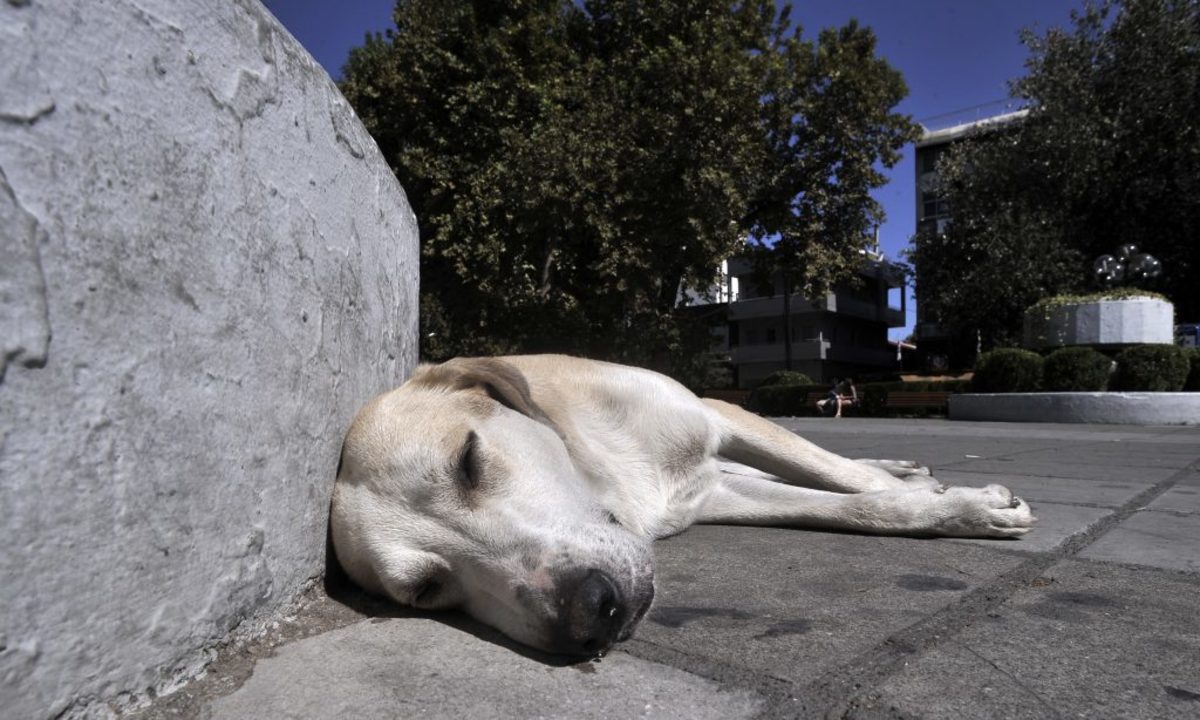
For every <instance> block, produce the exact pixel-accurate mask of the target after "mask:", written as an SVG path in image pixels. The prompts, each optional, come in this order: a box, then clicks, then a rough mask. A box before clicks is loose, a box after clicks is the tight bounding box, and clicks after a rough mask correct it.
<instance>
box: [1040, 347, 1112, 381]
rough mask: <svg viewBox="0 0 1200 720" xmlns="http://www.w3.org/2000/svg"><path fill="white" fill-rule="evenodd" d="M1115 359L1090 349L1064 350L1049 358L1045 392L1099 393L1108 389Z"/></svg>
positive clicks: (1043, 371)
mask: <svg viewBox="0 0 1200 720" xmlns="http://www.w3.org/2000/svg"><path fill="white" fill-rule="evenodd" d="M1112 365H1113V362H1112V360H1111V359H1110V358H1109V357H1108V356H1107V355H1105V354H1104V353H1102V352H1100V351H1098V350H1095V349H1094V348H1090V347H1065V348H1060V349H1058V350H1055V351H1054V352H1052V353H1050V354H1049V355H1047V356H1046V361H1045V364H1044V365H1043V366H1042V389H1043V390H1049V391H1051V392H1071V391H1076V392H1096V391H1099V390H1103V389H1104V388H1106V387H1108V378H1109V375H1111V374H1112Z"/></svg>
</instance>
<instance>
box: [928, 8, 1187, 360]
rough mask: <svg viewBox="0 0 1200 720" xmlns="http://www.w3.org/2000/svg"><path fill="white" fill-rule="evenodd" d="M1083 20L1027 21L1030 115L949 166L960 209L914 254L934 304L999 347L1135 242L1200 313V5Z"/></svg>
mask: <svg viewBox="0 0 1200 720" xmlns="http://www.w3.org/2000/svg"><path fill="white" fill-rule="evenodd" d="M1072 25H1073V27H1071V28H1069V29H1065V30H1064V29H1053V30H1050V31H1049V32H1047V33H1046V34H1044V35H1042V36H1038V35H1035V34H1033V33H1032V32H1028V31H1027V32H1026V33H1024V35H1023V38H1022V39H1023V42H1024V43H1025V44H1026V46H1027V47H1028V48H1029V50H1030V57H1029V60H1028V61H1027V68H1028V74H1027V75H1026V76H1025V77H1024V78H1021V79H1019V80H1017V81H1016V82H1014V83H1013V86H1012V87H1013V94H1014V95H1015V96H1016V97H1019V98H1022V99H1023V100H1025V101H1027V103H1028V106H1029V114H1028V116H1027V117H1026V118H1025V119H1024V120H1023V121H1021V122H1019V123H1017V124H1015V125H1013V126H1011V127H1010V128H1009V129H1007V130H1004V131H1001V132H996V133H991V134H988V135H983V136H979V137H977V138H975V139H973V140H971V141H968V142H965V143H961V144H960V145H958V146H957V147H955V148H954V149H953V150H952V151H951V152H950V153H949V155H948V156H947V157H945V158H944V160H943V162H942V163H940V164H939V174H940V176H941V178H942V182H943V187H942V190H943V192H944V194H945V196H946V197H947V198H948V200H949V203H950V211H951V216H952V220H951V222H950V224H949V227H948V229H947V231H946V232H945V234H944V235H940V236H939V235H936V234H933V233H928V234H921V235H919V236H918V237H917V238H916V239H915V243H914V250H913V252H912V254H911V255H910V259H911V260H912V261H913V263H914V265H915V266H916V268H917V273H918V283H920V285H921V298H922V303H923V305H922V311H923V312H924V313H925V314H926V316H927V317H929V318H931V319H933V320H935V321H937V322H939V323H941V324H943V325H944V326H946V327H948V328H950V329H952V330H957V331H959V332H963V331H967V332H972V333H973V332H974V331H975V330H980V331H981V332H982V334H983V336H984V340H985V346H992V345H996V344H1006V343H1012V342H1013V341H1014V340H1015V339H1016V337H1017V336H1018V334H1019V332H1020V323H1021V315H1022V313H1023V310H1024V309H1025V308H1026V307H1027V306H1029V305H1030V304H1032V303H1033V302H1035V301H1036V300H1038V299H1040V298H1041V297H1044V296H1046V295H1051V294H1056V293H1063V292H1075V291H1079V290H1082V289H1084V288H1085V287H1086V285H1087V283H1088V281H1089V271H1090V268H1091V262H1092V260H1093V259H1094V258H1095V257H1096V256H1098V255H1101V254H1104V253H1111V252H1113V249H1114V248H1115V247H1116V246H1118V245H1121V244H1125V243H1133V244H1136V245H1138V246H1139V247H1140V248H1141V249H1142V250H1143V251H1146V252H1151V253H1153V254H1154V255H1156V256H1157V257H1159V258H1160V259H1161V260H1162V262H1163V266H1164V269H1165V272H1164V275H1163V277H1162V278H1161V279H1160V280H1159V284H1158V285H1157V286H1156V287H1155V288H1154V289H1156V290H1159V291H1160V292H1163V293H1165V294H1166V295H1167V296H1168V297H1169V298H1170V299H1171V300H1172V301H1173V302H1174V303H1175V305H1176V314H1177V316H1179V317H1181V318H1194V317H1200V284H1198V283H1196V281H1195V277H1196V273H1197V272H1198V271H1200V244H1197V243H1196V242H1195V240H1194V234H1195V229H1196V228H1197V227H1200V135H1198V127H1200V124H1198V123H1197V122H1196V118H1198V117H1200V53H1198V52H1197V51H1196V48H1197V47H1200V4H1198V3H1196V2H1195V0H1124V1H1116V0H1114V1H1112V2H1105V3H1103V4H1101V5H1088V6H1087V7H1086V8H1085V9H1084V10H1083V11H1081V12H1078V13H1075V14H1073V15H1072Z"/></svg>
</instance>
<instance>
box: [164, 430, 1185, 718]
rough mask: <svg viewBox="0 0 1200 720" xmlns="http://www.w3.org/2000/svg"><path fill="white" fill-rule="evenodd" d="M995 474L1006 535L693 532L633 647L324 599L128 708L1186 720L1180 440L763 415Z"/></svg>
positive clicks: (663, 553)
mask: <svg viewBox="0 0 1200 720" xmlns="http://www.w3.org/2000/svg"><path fill="white" fill-rule="evenodd" d="M780 422H781V424H783V425H784V426H786V427H788V428H790V429H792V430H795V431H797V432H799V433H801V434H802V435H804V436H805V437H807V438H809V439H810V440H813V441H814V442H816V443H818V444H820V445H822V446H824V447H826V448H829V449H831V450H834V451H836V452H840V453H843V454H845V455H848V456H851V457H886V458H912V459H917V460H921V461H922V462H924V463H927V464H929V465H930V466H931V467H933V468H934V472H935V475H936V476H937V477H938V478H939V479H941V480H942V481H943V482H946V483H948V484H963V485H984V484H987V483H992V482H1000V483H1003V484H1006V485H1008V486H1009V487H1010V488H1012V489H1013V490H1014V491H1015V492H1016V493H1017V494H1019V495H1021V496H1022V497H1024V498H1026V499H1027V500H1029V502H1030V504H1031V505H1032V506H1033V509H1034V513H1035V514H1036V515H1037V516H1038V518H1039V523H1038V527H1037V529H1035V530H1034V532H1033V533H1032V534H1031V535H1029V536H1027V537H1026V538H1025V539H1022V540H1016V541H984V540H915V539H909V538H882V537H869V536H862V535H853V534H844V533H828V532H811V531H802V530H790V529H774V528H766V529H764V528H742V527H723V526H699V527H695V528H693V529H691V530H689V531H688V532H686V533H684V534H683V535H681V536H678V537H676V538H672V539H669V540H665V541H662V542H659V543H657V544H656V546H655V551H656V556H657V563H658V573H657V577H658V580H657V586H658V594H657V597H656V600H655V606H654V609H653V611H652V612H651V614H650V616H649V617H648V618H647V619H646V620H645V621H644V622H643V624H642V625H641V627H640V628H639V630H638V632H637V634H636V636H635V637H634V639H632V640H630V641H628V642H626V643H623V644H622V645H620V646H618V648H619V649H618V650H616V651H614V652H612V653H610V654H609V655H608V656H607V657H605V658H604V659H603V660H602V661H600V662H585V663H578V664H562V661H559V660H556V659H554V658H547V657H542V656H539V655H538V654H537V653H534V652H532V651H529V650H526V649H523V648H521V647H520V646H517V645H515V644H513V643H511V642H508V641H507V640H505V639H504V638H502V637H500V636H498V634H497V633H495V632H493V631H490V630H488V629H487V628H484V627H482V626H479V625H478V624H476V623H474V622H473V621H471V620H469V619H467V618H465V617H463V616H461V615H458V614H454V613H450V614H425V613H414V612H409V611H407V610H404V609H402V608H396V607H392V606H389V605H386V604H383V603H380V602H376V601H372V600H369V599H366V598H362V597H361V596H358V595H356V594H349V595H343V596H340V597H341V601H340V602H339V601H338V600H333V599H331V598H329V597H326V596H324V595H323V594H322V595H320V596H319V597H317V598H316V599H315V600H314V601H313V602H312V603H311V604H310V605H309V606H308V607H307V609H306V610H305V611H304V612H303V613H302V615H301V617H299V618H296V619H294V620H292V621H290V622H288V623H284V624H283V625H282V626H281V627H280V629H279V631H278V633H276V635H275V636H274V637H272V638H270V639H267V640H264V641H262V642H260V643H258V644H256V645H255V646H252V647H250V648H246V649H243V650H240V651H237V652H227V653H225V654H224V655H223V656H222V657H221V658H220V659H219V660H218V661H217V663H215V664H214V666H213V667H212V669H210V671H209V674H208V676H207V677H206V678H205V679H204V680H201V681H198V682H196V683H193V684H192V685H190V686H188V687H186V688H184V689H183V690H181V691H179V692H177V693H175V694H174V695H171V696H169V697H167V698H164V699H162V700H160V701H159V703H158V704H156V705H155V706H152V707H151V708H150V709H149V710H148V711H146V712H145V713H144V715H145V716H146V717H154V718H157V717H212V718H334V717H354V718H356V719H367V718H405V717H412V718H417V717H420V718H509V717H570V718H627V717H650V718H750V717H763V718H776V717H849V718H884V717H910V718H953V719H954V720H959V719H966V718H989V719H990V718H1060V717H1061V718H1074V717H1080V718H1155V719H1156V720H1157V719H1160V718H1194V717H1200V429H1198V428H1195V427H1189V428H1184V427H1157V428H1146V427H1122V426H1080V425H1031V424H1005V423H964V422H948V421H942V420H866V419H848V418H844V419H839V420H817V419H784V420H780Z"/></svg>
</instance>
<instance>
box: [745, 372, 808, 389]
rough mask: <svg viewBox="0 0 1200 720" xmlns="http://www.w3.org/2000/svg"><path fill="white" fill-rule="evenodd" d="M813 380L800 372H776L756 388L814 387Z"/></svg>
mask: <svg viewBox="0 0 1200 720" xmlns="http://www.w3.org/2000/svg"><path fill="white" fill-rule="evenodd" d="M812 384H813V381H812V378H810V377H809V376H807V375H805V374H804V373H802V372H800V371H798V370H776V371H775V372H773V373H771V374H770V375H768V376H766V377H765V378H763V381H762V382H760V383H759V384H758V385H757V386H756V387H771V386H774V385H812Z"/></svg>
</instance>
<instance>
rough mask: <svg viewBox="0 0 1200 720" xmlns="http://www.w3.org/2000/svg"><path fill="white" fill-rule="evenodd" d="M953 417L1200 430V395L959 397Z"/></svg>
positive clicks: (952, 405) (952, 403) (953, 397)
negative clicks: (1184, 427) (1181, 426)
mask: <svg viewBox="0 0 1200 720" xmlns="http://www.w3.org/2000/svg"><path fill="white" fill-rule="evenodd" d="M949 417H950V419H951V420H998V421H1002V422H1053V423H1099V424H1108V425H1200V393H1196V392H1153V393H1152V392H1128V393H1121V392H1055V393H1004V394H983V393H961V394H956V395H951V396H950V408H949Z"/></svg>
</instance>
